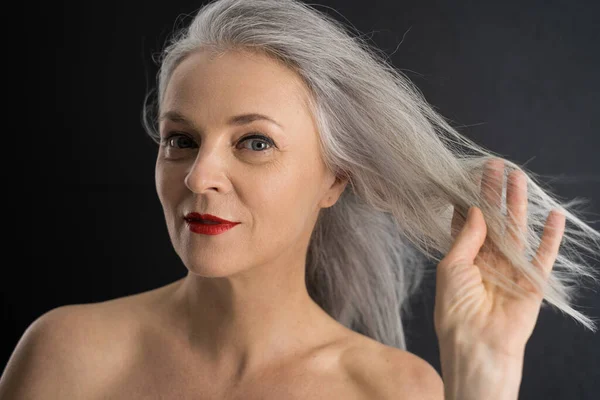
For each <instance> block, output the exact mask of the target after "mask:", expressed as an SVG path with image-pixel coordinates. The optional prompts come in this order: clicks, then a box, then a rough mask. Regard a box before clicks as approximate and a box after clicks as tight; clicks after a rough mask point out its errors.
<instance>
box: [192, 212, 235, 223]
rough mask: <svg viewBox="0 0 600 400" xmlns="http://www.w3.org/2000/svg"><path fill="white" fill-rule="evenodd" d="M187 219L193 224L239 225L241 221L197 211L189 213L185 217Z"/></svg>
mask: <svg viewBox="0 0 600 400" xmlns="http://www.w3.org/2000/svg"><path fill="white" fill-rule="evenodd" d="M184 219H185V221H186V222H188V223H192V224H203V225H237V224H239V222H232V221H228V220H226V219H223V218H220V217H217V216H215V215H211V214H198V213H195V212H192V213H188V214H187V215H186V216H185V217H184Z"/></svg>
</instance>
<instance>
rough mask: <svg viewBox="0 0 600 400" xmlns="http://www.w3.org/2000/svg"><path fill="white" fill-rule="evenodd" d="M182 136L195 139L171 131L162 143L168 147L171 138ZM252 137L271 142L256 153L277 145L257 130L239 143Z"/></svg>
mask: <svg viewBox="0 0 600 400" xmlns="http://www.w3.org/2000/svg"><path fill="white" fill-rule="evenodd" d="M180 136H183V137H185V138H188V139H190V140H192V141H193V139H192V138H190V137H189V136H188V135H185V134H183V133H177V132H174V133H169V134H168V135H167V137H165V138H164V139H162V140H161V142H162V145H163V146H166V147H168V144H169V142H170V141H171V139H173V138H176V137H180ZM250 139H260V140H262V141H264V142H265V143H267V144H269V145H270V146H271V147H269V148H267V149H263V150H257V151H254V152H255V153H262V152H265V151H267V150H270V149H271V148H273V147H277V146H276V145H275V142H274V141H273V140H272V139H271V138H269V137H267V136H264V135H260V134H258V133H257V132H252V133H251V134H249V135H248V136H244V137H243V138H241V139H240V140H239V141H238V144H239V143H242V142H245V141H246V140H250Z"/></svg>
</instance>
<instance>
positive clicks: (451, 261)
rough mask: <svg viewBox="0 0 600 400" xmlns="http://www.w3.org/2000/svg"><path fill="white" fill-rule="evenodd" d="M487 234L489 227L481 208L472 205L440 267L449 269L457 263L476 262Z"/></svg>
mask: <svg viewBox="0 0 600 400" xmlns="http://www.w3.org/2000/svg"><path fill="white" fill-rule="evenodd" d="M486 235H487V227H486V224H485V220H484V218H483V214H482V212H481V210H480V209H479V208H478V207H475V206H472V207H470V208H469V212H468V213H467V219H466V221H465V223H464V225H463V227H462V228H461V230H460V231H459V232H458V235H457V236H456V239H455V240H454V243H453V244H452V246H451V247H450V250H449V251H448V254H446V256H445V257H444V258H443V259H442V260H441V261H440V263H439V267H441V268H442V269H447V268H451V267H452V266H453V265H457V264H474V263H475V258H476V257H477V254H479V251H480V249H481V246H483V243H484V242H485V237H486Z"/></svg>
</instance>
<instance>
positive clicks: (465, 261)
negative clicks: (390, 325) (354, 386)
mask: <svg viewBox="0 0 600 400" xmlns="http://www.w3.org/2000/svg"><path fill="white" fill-rule="evenodd" d="M503 173H504V161H503V160H502V159H495V160H493V161H490V162H489V163H488V165H486V173H484V174H483V178H482V182H481V188H482V194H483V195H484V196H486V198H487V199H488V200H489V201H491V202H492V203H493V204H497V205H498V207H500V205H501V203H500V201H501V198H502V197H501V195H502V190H503V179H502V177H503ZM506 205H507V208H508V210H509V211H510V212H511V213H512V215H513V216H514V219H513V220H509V219H508V218H507V221H506V223H507V224H517V225H518V228H520V229H521V231H524V230H525V229H526V224H527V180H526V177H525V175H524V174H523V172H521V171H513V172H511V173H510V174H509V176H508V183H507V194H506ZM469 211H470V212H469V215H468V217H467V220H466V222H465V223H464V225H463V226H462V229H460V231H459V232H458V230H459V228H460V226H459V224H460V223H459V221H460V217H459V215H458V214H457V212H456V210H455V212H454V216H453V219H452V224H453V232H458V235H457V236H456V238H455V241H454V243H453V245H452V247H451V249H450V251H449V252H448V254H447V255H446V256H445V257H444V258H443V259H442V260H441V261H440V262H439V264H438V266H437V282H436V298H435V310H434V325H435V330H436V334H437V336H438V340H439V342H440V354H441V356H442V357H443V356H445V355H444V354H443V353H444V352H445V353H446V355H447V354H453V356H452V357H458V356H464V357H468V354H465V353H464V352H463V353H460V352H457V351H455V350H452V351H450V350H449V349H448V346H457V345H460V346H463V349H466V348H473V349H475V348H477V349H479V351H480V352H481V351H482V349H483V352H484V353H486V354H489V357H490V358H491V359H493V360H494V361H495V360H499V359H509V360H510V359H514V360H515V362H516V363H519V362H521V363H522V359H523V357H524V351H525V345H526V343H527V340H528V339H529V337H530V336H531V334H532V332H533V329H534V326H535V323H536V321H537V317H538V314H539V310H540V306H541V302H542V299H543V295H542V293H540V292H538V291H537V290H535V288H534V287H533V285H532V284H531V283H529V282H528V281H527V280H526V279H525V278H524V277H520V276H519V275H518V274H516V271H515V270H514V269H513V268H512V266H511V264H510V263H509V262H508V261H507V260H506V259H505V258H504V257H502V255H501V254H499V252H497V251H496V250H495V248H494V247H493V246H491V245H490V244H489V242H488V243H487V245H486V246H483V244H484V243H485V242H486V232H487V227H486V222H485V219H484V216H483V213H482V211H481V210H480V209H479V208H477V207H471V209H470V210H469ZM564 228H565V217H564V215H563V214H562V213H560V212H559V211H558V210H553V211H552V212H551V213H550V214H549V216H548V218H547V221H546V225H545V227H544V231H543V234H542V239H541V243H540V246H539V248H538V249H537V257H536V258H535V259H534V260H535V261H533V262H534V264H535V265H536V267H537V268H539V269H540V270H541V271H542V272H543V275H544V277H546V279H547V278H548V276H549V274H550V272H551V270H552V267H553V265H554V261H555V260H556V257H557V255H558V249H559V246H560V243H561V239H562V236H563V233H564ZM512 239H514V240H517V239H516V238H514V237H512ZM517 244H518V246H519V248H521V249H524V244H523V243H517ZM482 247H483V248H482ZM484 263H485V264H484ZM482 265H487V268H494V269H496V270H498V271H500V272H502V273H503V274H505V275H506V276H513V277H514V280H515V282H516V283H517V284H518V285H520V286H521V287H522V288H524V289H525V290H526V291H527V296H526V297H525V298H522V299H521V298H517V297H515V296H513V295H511V294H509V293H507V292H506V291H505V290H503V289H502V288H500V287H498V286H494V285H492V284H491V283H490V282H487V281H484V280H482V274H481V271H480V266H482ZM463 361H464V360H463ZM490 361H492V360H490ZM445 362H446V365H449V363H457V361H456V360H445ZM465 362H467V361H465ZM443 364H444V363H443ZM515 365H516V364H515ZM442 368H444V365H442ZM447 368H450V367H447ZM446 372H447V371H446ZM448 373H452V372H448Z"/></svg>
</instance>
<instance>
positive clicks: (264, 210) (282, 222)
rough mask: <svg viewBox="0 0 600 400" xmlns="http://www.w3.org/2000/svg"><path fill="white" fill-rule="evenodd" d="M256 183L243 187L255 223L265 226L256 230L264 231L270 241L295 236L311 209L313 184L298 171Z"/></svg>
mask: <svg viewBox="0 0 600 400" xmlns="http://www.w3.org/2000/svg"><path fill="white" fill-rule="evenodd" d="M259 182H260V183H258V184H257V183H256V181H253V182H252V183H251V185H247V186H246V187H245V193H247V196H248V197H247V199H248V204H249V206H250V207H252V208H253V210H252V211H253V213H254V214H255V217H256V218H257V221H256V222H257V223H258V224H259V225H267V226H259V228H260V229H261V230H263V229H266V230H267V231H268V232H269V234H270V235H273V237H277V236H276V235H282V236H288V237H289V236H290V235H291V236H297V234H298V233H299V232H300V231H302V230H303V229H304V225H305V223H306V221H307V220H308V219H309V217H310V213H311V210H312V209H313V208H314V204H313V203H314V197H315V196H314V190H315V182H314V180H312V179H310V178H309V177H307V176H306V175H305V174H304V173H303V171H302V169H293V170H292V169H289V170H288V171H287V172H286V171H278V173H276V174H272V175H269V176H268V177H267V176H265V177H263V180H262V181H259ZM265 233H266V232H265Z"/></svg>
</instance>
